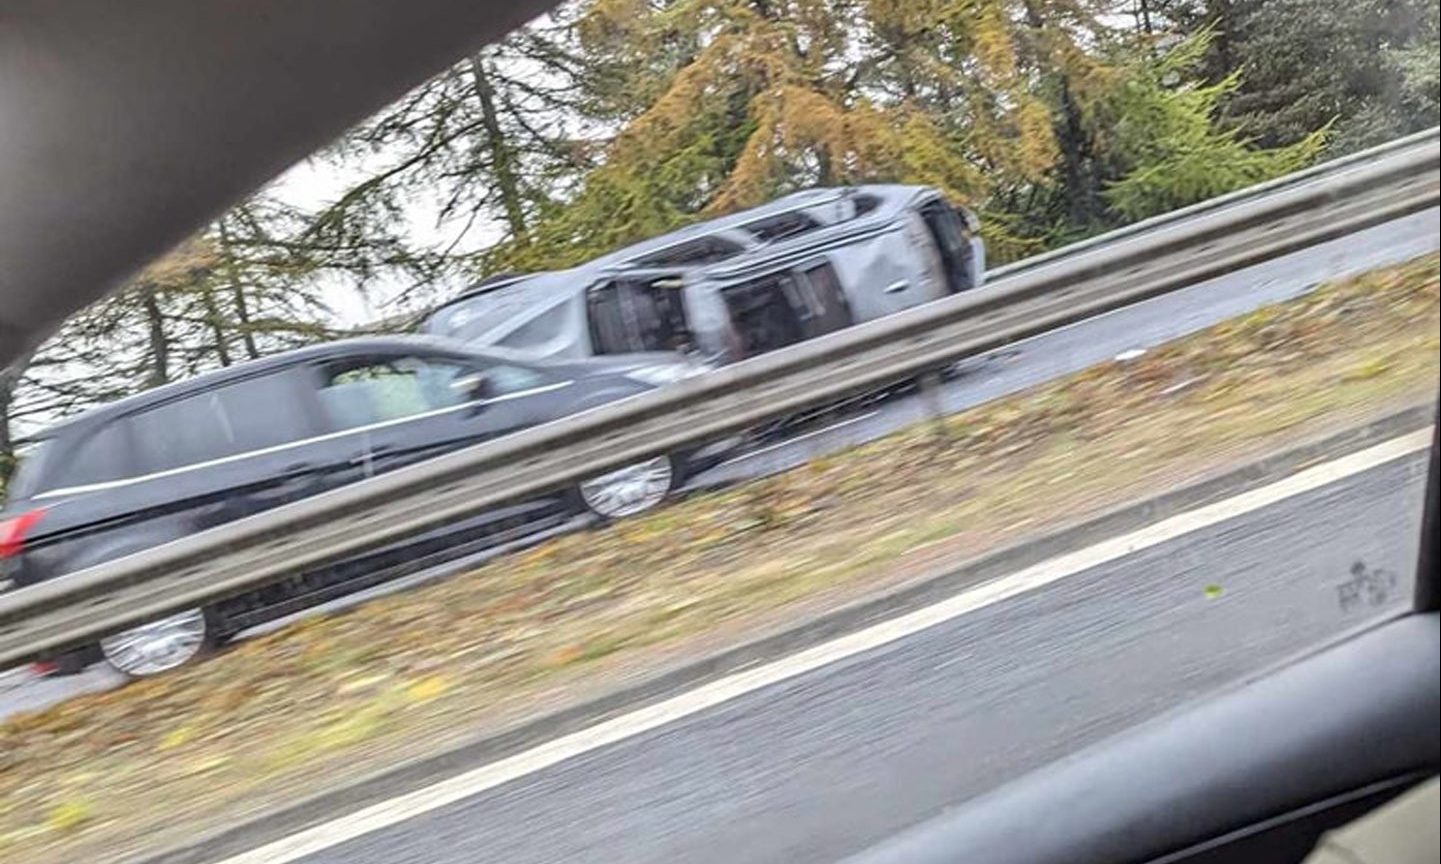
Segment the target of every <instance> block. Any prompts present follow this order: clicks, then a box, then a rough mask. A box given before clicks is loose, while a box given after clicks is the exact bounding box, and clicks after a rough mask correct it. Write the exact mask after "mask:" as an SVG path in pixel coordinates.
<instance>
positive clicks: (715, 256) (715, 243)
mask: <svg viewBox="0 0 1441 864" xmlns="http://www.w3.org/2000/svg"><path fill="white" fill-rule="evenodd" d="M744 251H745V249H744V248H743V247H742V246H741V245H740V244H738V243H734V242H732V241H730V240H724V239H722V238H720V237H702V238H700V239H699V240H691V241H689V242H686V243H678V244H676V245H674V246H668V247H666V248H665V249H661V250H660V251H658V252H652V253H650V254H649V255H646V256H645V257H643V258H637V259H635V260H634V261H633V262H631V263H633V264H636V265H638V266H641V267H674V266H676V265H677V264H710V263H713V262H716V261H724V260H725V259H727V258H732V257H734V256H736V255H739V254H740V253H742V252H744Z"/></svg>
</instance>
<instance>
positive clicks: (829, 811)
mask: <svg viewBox="0 0 1441 864" xmlns="http://www.w3.org/2000/svg"><path fill="white" fill-rule="evenodd" d="M1424 471H1425V465H1424V458H1423V456H1422V455H1421V454H1415V455H1412V456H1408V457H1404V458H1401V459H1398V460H1395V461H1391V462H1388V463H1385V464H1382V465H1380V466H1378V467H1373V468H1370V469H1368V470H1365V471H1362V472H1360V473H1356V474H1353V475H1352V476H1350V477H1346V478H1344V479H1341V480H1338V481H1336V482H1333V483H1330V484H1328V485H1324V486H1320V487H1319V488H1315V489H1313V490H1310V491H1306V492H1303V493H1301V494H1297V495H1294V496H1292V497H1288V498H1284V499H1282V500H1279V501H1275V502H1274V503H1270V504H1268V505H1266V506H1264V507H1261V508H1260V509H1256V510H1252V511H1251V512H1248V513H1243V514H1242V515H1238V516H1236V517H1234V518H1231V519H1228V520H1226V521H1221V522H1218V523H1215V524H1212V525H1210V526H1209V527H1202V528H1199V529H1197V530H1194V531H1190V532H1188V533H1182V534H1180V535H1179V536H1175V537H1173V538H1172V539H1169V540H1166V541H1164V542H1162V543H1161V544H1160V545H1154V546H1151V547H1149V548H1144V549H1143V550H1142V551H1139V552H1134V553H1132V554H1129V555H1124V556H1123V557H1119V558H1116V559H1114V560H1112V561H1110V562H1109V563H1103V564H1100V565H1098V566H1094V567H1091V568H1090V569H1083V570H1081V571H1079V572H1076V573H1074V574H1073V575H1069V576H1067V577H1066V578H1064V579H1060V580H1057V581H1053V582H1050V583H1047V584H1044V585H1042V586H1041V587H1036V588H1034V589H1033V590H1030V591H1029V592H1027V593H1022V594H1019V595H1017V596H1012V597H1010V598H1009V599H1004V600H1001V601H999V602H996V603H994V604H992V605H988V606H984V607H982V608H978V609H976V610H975V611H971V612H969V613H967V614H963V615H960V616H959V617H954V618H950V619H948V620H944V621H942V623H939V624H936V625H934V626H931V627H929V628H928V629H921V630H919V631H917V632H914V633H912V634H911V635H908V636H906V637H904V638H902V639H899V640H898V641H893V642H890V643H888V644H885V645H883V646H881V647H878V648H873V649H871V650H868V651H864V652H862V653H857V654H854V655H853V656H849V657H846V658H844V659H841V660H839V661H837V662H833V663H829V664H827V665H821V666H819V667H818V668H814V669H812V670H811V671H808V672H804V673H803V674H800V675H798V676H797V677H793V678H789V679H787V680H783V681H780V683H775V684H771V685H769V686H765V687H762V688H760V689H756V690H752V691H750V692H748V693H746V694H745V695H741V696H739V697H738V698H734V699H732V700H730V701H727V702H722V703H720V704H716V705H714V706H713V707H709V708H705V709H704V710H700V711H698V712H696V713H691V714H689V715H686V716H684V717H682V718H681V719H679V720H676V721H674V722H670V723H666V724H664V725H661V726H659V727H658V728H652V729H650V731H643V732H641V733H639V734H637V735H635V736H633V737H629V738H626V739H624V740H619V741H617V742H616V743H612V744H610V745H608V746H604V747H600V748H599V749H594V750H590V751H588V752H585V753H583V754H582V755H578V756H575V757H574V758H570V759H568V760H566V761H562V762H559V763H558V764H554V765H551V766H550V767H545V768H541V769H540V770H538V771H536V772H534V773H529V774H525V775H523V776H520V777H519V778H518V779H514V780H512V781H510V782H507V783H504V784H503V785H498V786H494V787H493V788H490V789H488V790H486V791H483V792H480V793H479V794H476V795H473V796H471V797H467V798H464V799H461V800H458V801H455V802H454V803H451V804H448V805H446V806H443V807H440V808H439V809H434V810H431V811H430V812H428V813H425V814H423V815H420V816H416V817H414V818H410V819H408V820H406V821H402V822H399V823H397V824H393V825H390V826H389V827H382V828H380V829H379V830H376V831H373V832H371V833H366V834H362V835H360V836H357V837H353V838H352V839H349V840H345V841H344V842H341V843H339V844H338V845H333V846H331V847H329V848H328V849H325V850H324V851H319V852H316V853H314V854H311V855H310V856H309V857H306V858H303V859H301V860H302V861H303V862H305V864H342V862H343V864H407V862H416V864H420V862H425V864H476V862H488V861H496V862H508V864H541V862H547V864H549V862H573V861H607V862H627V864H638V862H656V864H660V862H674V861H686V862H689V864H705V862H727V864H729V862H735V861H745V862H751V864H766V862H776V864H781V862H785V864H804V862H822V861H833V860H835V859H836V858H838V857H841V856H844V855H847V854H850V853H853V852H856V851H858V850H860V849H862V848H865V847H866V846H868V845H870V844H872V843H874V842H876V841H878V840H879V839H881V838H883V837H886V836H889V835H891V834H893V833H894V832H896V831H898V830H899V829H901V828H903V827H906V826H908V825H912V824H915V823H917V822H919V821H921V820H924V819H926V818H928V817H930V816H933V815H935V814H936V813H937V812H939V811H940V810H941V809H942V808H944V807H946V806H947V805H949V804H954V803H956V802H959V801H963V800H965V799H967V798H969V797H972V796H974V795H976V794H978V793H980V792H982V791H985V790H987V789H989V788H992V787H994V786H995V785H997V784H998V783H1000V782H1001V781H1003V780H1005V779H1007V778H1010V777H1014V776H1016V775H1017V774H1018V773H1020V772H1022V771H1025V770H1027V769H1030V768H1034V767H1037V766H1039V765H1042V764H1044V763H1046V762H1049V761H1052V760H1054V759H1056V758H1058V757H1060V756H1062V755H1064V754H1066V753H1069V752H1072V751H1074V750H1076V749H1078V748H1080V747H1083V746H1085V745H1086V744H1088V743H1091V742H1094V741H1096V740H1098V739H1099V738H1101V737H1103V736H1105V735H1107V734H1109V733H1113V732H1115V731H1118V730H1120V729H1122V728H1126V727H1128V726H1131V725H1134V724H1136V723H1138V722H1141V721H1143V720H1145V719H1147V718H1150V717H1153V716H1156V715H1157V714H1159V713H1161V712H1164V711H1166V710H1168V709H1170V708H1173V707H1175V706H1178V705H1180V704H1182V703H1183V702H1185V701H1186V700H1187V699H1189V698H1191V697H1194V696H1196V695H1198V694H1201V693H1204V692H1207V691H1209V690H1213V689H1214V688H1216V687H1218V686H1221V685H1223V684H1225V683H1227V682H1233V681H1236V680H1238V679H1241V678H1243V677H1245V676H1246V675H1248V674H1250V673H1254V672H1257V671H1260V670H1262V669H1264V668H1265V667H1267V666H1270V665H1272V664H1275V663H1277V662H1281V661H1282V660H1284V659H1286V658H1288V657H1291V656H1294V655H1295V654H1296V653H1298V652H1301V651H1303V650H1305V649H1307V648H1310V647H1312V646H1315V645H1317V644H1319V643H1321V642H1323V641H1325V640H1327V639H1328V638H1331V637H1334V636H1336V635H1338V634H1340V633H1342V632H1344V631H1346V630H1348V629H1351V628H1353V627H1356V626H1358V625H1360V624H1362V623H1364V622H1365V621H1367V620H1370V619H1372V618H1374V617H1377V616H1380V615H1384V614H1387V613H1388V612H1392V611H1395V610H1398V609H1401V608H1403V607H1404V606H1405V605H1406V604H1408V603H1409V599H1410V596H1411V588H1412V573H1411V568H1412V567H1413V562H1414V559H1415V552H1416V544H1417V539H1418V536H1419V523H1420V502H1421V493H1422V490H1423V486H1424ZM1128 548H1135V547H1128ZM1357 564H1361V565H1363V566H1364V567H1366V568H1368V571H1369V572H1373V573H1374V572H1376V571H1378V570H1379V571H1389V572H1392V573H1396V574H1399V575H1398V576H1397V577H1396V579H1395V582H1394V584H1393V585H1391V586H1389V588H1388V589H1387V590H1385V591H1382V592H1381V593H1379V594H1377V595H1376V596H1367V594H1366V592H1362V593H1361V595H1360V599H1359V600H1357V601H1356V602H1354V603H1348V602H1343V599H1342V598H1343V597H1344V596H1346V592H1345V591H1344V590H1343V586H1345V585H1346V584H1347V583H1350V582H1351V581H1352V579H1353V576H1352V568H1353V567H1354V566H1355V565H1357ZM1377 584H1380V585H1382V586H1383V587H1385V582H1384V580H1382V581H1381V582H1379V583H1377ZM1212 586H1219V589H1220V590H1219V595H1218V594H1217V592H1216V590H1215V588H1214V587H1212ZM1208 588H1209V589H1210V590H1208ZM1353 599H1355V597H1354V596H1353Z"/></svg>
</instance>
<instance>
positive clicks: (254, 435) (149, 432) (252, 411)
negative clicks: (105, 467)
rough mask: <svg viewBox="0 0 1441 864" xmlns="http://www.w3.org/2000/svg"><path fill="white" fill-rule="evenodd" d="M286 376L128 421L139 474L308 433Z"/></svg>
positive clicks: (247, 382) (245, 383) (184, 401)
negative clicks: (133, 436)
mask: <svg viewBox="0 0 1441 864" xmlns="http://www.w3.org/2000/svg"><path fill="white" fill-rule="evenodd" d="M304 416H305V414H304V412H303V411H302V410H301V409H300V406H299V404H298V400H297V399H296V398H295V393H294V391H293V390H291V389H290V388H289V387H287V386H286V376H284V375H283V374H282V375H267V376H262V377H258V378H251V379H248V380H245V381H237V382H235V383H233V384H227V385H224V386H221V387H217V388H215V389H212V390H207V391H204V392H201V393H196V394H195V395H193V396H187V397H186V398H184V399H177V400H176V401H174V402H168V403H166V404H164V405H158V406H156V407H154V408H151V409H148V410H146V411H141V412H139V413H137V414H135V415H134V416H133V417H131V418H130V423H131V424H132V426H133V428H134V430H135V441H136V448H137V450H138V451H139V458H140V467H141V469H142V470H143V471H164V470H167V469H170V468H179V467H183V466H185V465H194V464H196V463H198V462H206V461H209V460H211V459H222V458H225V457H227V456H236V455H239V454H241V453H248V452H250V451H254V450H261V449H264V448H267V447H275V446H278V445H282V444H289V443H292V442H294V441H297V440H299V439H301V438H304V437H305V436H306V434H307V432H308V430H307V429H306V427H305V422H304Z"/></svg>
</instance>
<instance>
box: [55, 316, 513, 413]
mask: <svg viewBox="0 0 1441 864" xmlns="http://www.w3.org/2000/svg"><path fill="white" fill-rule="evenodd" d="M422 348H423V349H428V350H433V351H443V352H446V353H452V354H468V355H472V356H476V357H491V358H493V359H503V360H505V361H507V362H519V363H529V362H531V361H528V360H525V359H521V358H518V357H514V356H512V355H510V354H508V353H505V352H499V351H492V350H490V349H485V350H476V349H474V348H471V347H469V346H467V345H465V344H464V343H461V342H457V341H454V340H450V339H445V338H443V337H440V336H427V335H416V334H404V335H375V336H355V337H350V338H347V339H337V340H335V341H333V342H323V343H320V344H317V345H307V346H305V347H303V348H294V349H291V350H289V351H281V352H279V353H276V354H271V355H268V356H265V357H261V358H259V359H256V360H247V361H245V362H243V363H236V364H234V365H231V366H226V367H223V368H220V369H213V370H211V371H208V372H202V373H201V374H199V375H196V376H194V377H191V378H185V379H183V380H180V381H172V382H171V383H169V384H162V385H161V386H159V387H154V388H152V389H150V390H146V391H144V392H141V393H136V394H135V395H133V396H127V397H125V398H123V399H117V400H115V401H114V402H107V403H105V404H103V405H98V406H96V407H94V408H91V409H89V410H87V411H84V412H82V413H80V414H77V415H75V416H74V417H70V418H68V419H65V420H62V421H60V422H59V423H56V424H54V425H52V426H50V427H48V428H47V429H45V430H44V431H42V432H40V433H39V434H38V435H35V436H32V437H33V438H35V439H43V438H54V437H57V436H59V435H62V434H65V433H67V432H71V431H73V430H75V429H76V428H78V427H82V426H83V427H87V428H88V427H90V426H93V425H98V424H103V423H105V422H108V421H109V420H111V419H113V418H115V417H118V416H120V415H122V414H128V413H130V412H132V411H136V410H139V409H141V408H146V407H149V406H151V405H158V404H160V403H162V402H167V401H169V400H171V399H177V398H181V397H184V396H187V395H190V394H194V393H201V392H204V391H207V390H211V389H214V388H215V387H218V386H221V385H224V384H227V383H230V382H233V381H240V380H243V379H246V378H252V377H255V376H257V375H265V374H267V373H271V372H276V371H279V370H281V369H287V368H289V367H291V366H295V365H297V364H300V363H306V362H316V361H325V360H330V359H341V358H345V357H354V356H356V355H363V354H366V353H370V352H390V351H408V350H417V349H422Z"/></svg>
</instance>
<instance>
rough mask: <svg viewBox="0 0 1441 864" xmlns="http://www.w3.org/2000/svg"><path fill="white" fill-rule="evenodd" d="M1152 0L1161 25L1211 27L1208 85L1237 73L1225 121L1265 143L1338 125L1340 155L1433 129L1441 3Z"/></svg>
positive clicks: (1334, 146) (1334, 145) (1335, 138)
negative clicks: (1439, 8) (1239, 76)
mask: <svg viewBox="0 0 1441 864" xmlns="http://www.w3.org/2000/svg"><path fill="white" fill-rule="evenodd" d="M1147 2H1148V3H1149V4H1150V6H1151V7H1152V8H1153V9H1154V10H1155V15H1154V20H1155V21H1156V22H1157V26H1166V27H1170V28H1172V29H1175V30H1177V31H1179V32H1182V33H1195V32H1198V31H1200V30H1202V29H1204V28H1207V27H1210V28H1213V29H1214V30H1215V32H1216V38H1215V39H1214V40H1213V41H1212V42H1211V44H1210V46H1209V49H1208V51H1207V55H1206V58H1205V78H1206V80H1207V81H1209V82H1212V83H1214V82H1219V81H1222V80H1224V79H1226V78H1228V77H1229V76H1231V75H1233V74H1236V73H1240V75H1241V80H1240V83H1239V85H1238V86H1237V87H1235V88H1234V90H1233V91H1231V92H1229V93H1228V94H1227V95H1226V98H1225V99H1224V100H1223V102H1222V105H1221V115H1220V116H1221V118H1222V120H1223V121H1224V122H1225V123H1226V125H1228V126H1229V127H1232V128H1237V129H1240V130H1241V132H1242V134H1244V135H1245V136H1247V137H1249V138H1252V139H1254V140H1255V141H1256V142H1257V143H1259V144H1260V145H1262V146H1267V147H1276V146H1285V145H1288V144H1293V143H1296V142H1298V141H1301V140H1303V139H1305V138H1306V137H1307V136H1308V135H1310V134H1311V133H1312V132H1314V131H1315V130H1316V129H1318V128H1321V127H1323V126H1326V125H1327V124H1332V129H1333V135H1332V137H1331V141H1330V144H1329V147H1328V155H1332V156H1335V155H1340V154H1343V153H1348V152H1352V151H1355V150H1359V149H1362V148H1365V147H1368V146H1371V145H1374V144H1380V143H1383V142H1385V141H1389V140H1392V139H1394V138H1397V137H1399V136H1401V135H1404V134H1407V133H1409V132H1415V131H1419V130H1421V129H1425V128H1428V127H1430V126H1434V125H1436V123H1437V120H1438V84H1437V82H1438V74H1437V54H1438V41H1441V40H1438V3H1437V0H1147Z"/></svg>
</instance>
